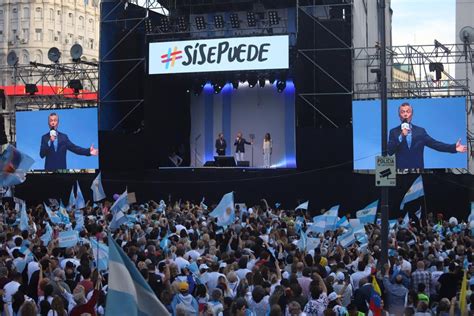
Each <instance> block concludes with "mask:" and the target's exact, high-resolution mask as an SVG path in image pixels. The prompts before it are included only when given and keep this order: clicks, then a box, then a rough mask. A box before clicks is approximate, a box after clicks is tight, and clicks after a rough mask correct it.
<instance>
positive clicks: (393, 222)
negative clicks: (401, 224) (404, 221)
mask: <svg viewBox="0 0 474 316" xmlns="http://www.w3.org/2000/svg"><path fill="white" fill-rule="evenodd" d="M397 222H398V220H396V219H389V220H388V227H389V228H390V229H393V228H394V227H395V225H396V224H397Z"/></svg>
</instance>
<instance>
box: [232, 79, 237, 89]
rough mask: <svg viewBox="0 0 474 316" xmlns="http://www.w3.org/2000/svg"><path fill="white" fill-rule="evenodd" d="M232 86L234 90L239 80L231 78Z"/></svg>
mask: <svg viewBox="0 0 474 316" xmlns="http://www.w3.org/2000/svg"><path fill="white" fill-rule="evenodd" d="M232 87H234V89H235V90H237V89H238V88H239V80H237V79H234V80H232Z"/></svg>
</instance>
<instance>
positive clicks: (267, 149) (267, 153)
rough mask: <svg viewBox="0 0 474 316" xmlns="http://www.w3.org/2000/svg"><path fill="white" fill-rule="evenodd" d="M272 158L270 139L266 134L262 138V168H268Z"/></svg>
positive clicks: (268, 134)
mask: <svg viewBox="0 0 474 316" xmlns="http://www.w3.org/2000/svg"><path fill="white" fill-rule="evenodd" d="M271 156H272V138H271V137H270V133H266V134H265V137H264V138H263V168H270V166H271Z"/></svg>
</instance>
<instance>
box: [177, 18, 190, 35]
mask: <svg viewBox="0 0 474 316" xmlns="http://www.w3.org/2000/svg"><path fill="white" fill-rule="evenodd" d="M187 29H188V24H187V23H186V18H185V17H184V16H180V17H178V30H179V31H181V32H184V31H186V30H187Z"/></svg>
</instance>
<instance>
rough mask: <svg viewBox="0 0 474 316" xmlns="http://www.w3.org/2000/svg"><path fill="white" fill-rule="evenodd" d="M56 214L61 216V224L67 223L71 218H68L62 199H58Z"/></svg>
mask: <svg viewBox="0 0 474 316" xmlns="http://www.w3.org/2000/svg"><path fill="white" fill-rule="evenodd" d="M57 213H58V216H59V217H60V218H61V221H62V222H63V224H65V225H67V224H70V223H71V220H70V219H69V214H68V213H67V211H66V208H65V207H64V204H63V201H59V210H58V212H57Z"/></svg>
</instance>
